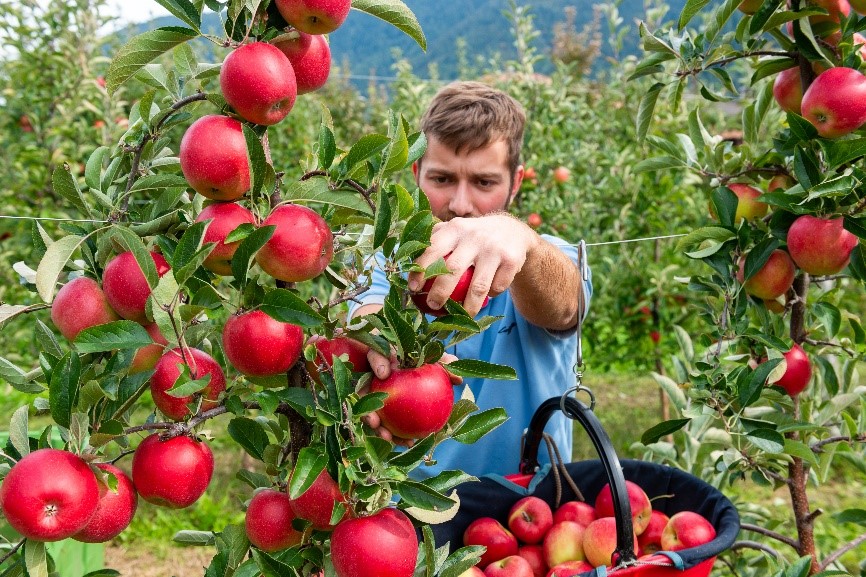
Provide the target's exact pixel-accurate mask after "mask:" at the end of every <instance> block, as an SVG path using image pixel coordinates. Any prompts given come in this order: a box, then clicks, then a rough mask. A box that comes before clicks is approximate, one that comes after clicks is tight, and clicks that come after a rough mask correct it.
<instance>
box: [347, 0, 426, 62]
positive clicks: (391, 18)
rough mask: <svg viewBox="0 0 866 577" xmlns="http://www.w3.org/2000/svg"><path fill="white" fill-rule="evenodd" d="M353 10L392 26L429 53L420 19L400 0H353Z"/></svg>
mask: <svg viewBox="0 0 866 577" xmlns="http://www.w3.org/2000/svg"><path fill="white" fill-rule="evenodd" d="M352 8H354V9H355V10H360V11H361V12H366V13H367V14H370V15H371V16H375V17H376V18H380V19H382V20H384V21H385V22H387V23H389V24H391V25H392V26H394V27H395V28H397V29H398V30H401V31H403V32H404V33H405V34H406V35H408V36H409V37H410V38H411V39H412V40H414V41H415V42H416V43H417V44H418V46H420V47H421V50H424V51H425V52H426V51H427V39H426V38H425V37H424V31H423V30H422V29H421V25H420V24H419V23H418V19H417V18H416V17H415V14H414V13H413V12H412V11H411V10H410V9H409V7H408V6H406V5H405V4H404V3H403V2H401V1H400V0H352Z"/></svg>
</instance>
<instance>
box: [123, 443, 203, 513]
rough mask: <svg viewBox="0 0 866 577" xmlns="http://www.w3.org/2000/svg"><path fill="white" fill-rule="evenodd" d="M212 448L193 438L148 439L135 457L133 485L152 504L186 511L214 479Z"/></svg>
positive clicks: (133, 460) (133, 461)
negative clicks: (212, 478)
mask: <svg viewBox="0 0 866 577" xmlns="http://www.w3.org/2000/svg"><path fill="white" fill-rule="evenodd" d="M213 468H214V460H213V453H212V452H211V450H210V447H208V446H207V444H206V443H204V442H203V441H197V440H195V439H192V438H190V437H185V436H179V437H172V438H171V439H168V440H166V441H162V440H160V438H159V434H153V435H150V436H148V437H146V438H145V439H144V440H143V441H142V442H141V443H140V444H139V445H138V448H137V449H136V450H135V454H134V455H133V457H132V482H133V484H134V485H135V488H136V490H137V491H138V494H139V495H140V496H141V498H142V499H144V500H145V501H147V502H148V503H153V504H154V505H159V506H161V507H168V508H171V509H183V508H184V507H189V506H190V505H192V504H193V503H195V502H196V501H198V498H199V497H201V496H202V495H203V494H204V492H205V490H206V489H207V486H208V484H209V483H210V480H211V477H212V476H213Z"/></svg>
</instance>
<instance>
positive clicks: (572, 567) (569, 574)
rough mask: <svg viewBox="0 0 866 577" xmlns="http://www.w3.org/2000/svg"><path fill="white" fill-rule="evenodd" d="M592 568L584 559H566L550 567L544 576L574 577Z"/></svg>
mask: <svg viewBox="0 0 866 577" xmlns="http://www.w3.org/2000/svg"><path fill="white" fill-rule="evenodd" d="M593 569H594V567H593V566H592V565H590V564H589V563H587V562H586V561H566V562H565V563H560V564H559V565H556V566H555V567H551V569H550V571H548V572H547V575H546V577H574V576H575V575H579V574H581V573H585V572H587V571H592V570H593Z"/></svg>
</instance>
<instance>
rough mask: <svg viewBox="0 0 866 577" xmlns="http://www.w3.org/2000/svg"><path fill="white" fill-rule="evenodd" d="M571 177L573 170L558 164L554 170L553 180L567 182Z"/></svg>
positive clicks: (560, 182) (561, 182)
mask: <svg viewBox="0 0 866 577" xmlns="http://www.w3.org/2000/svg"><path fill="white" fill-rule="evenodd" d="M570 179H571V171H570V170H569V169H568V168H566V167H564V166H558V167H556V168H555V169H554V170H553V180H555V181H556V182H558V183H559V184H565V183H566V182H568V181H569V180H570Z"/></svg>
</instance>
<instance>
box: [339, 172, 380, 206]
mask: <svg viewBox="0 0 866 577" xmlns="http://www.w3.org/2000/svg"><path fill="white" fill-rule="evenodd" d="M345 182H346V184H348V185H349V186H351V187H352V188H354V189H355V190H357V191H358V192H360V193H361V196H363V197H364V200H366V201H367V204H368V205H369V206H370V210H372V211H374V212H375V211H376V205H375V204H373V200H372V199H371V198H370V194H371V191H369V190H367V189H366V188H364V187H363V186H361V185H360V184H359V183H357V182H355V181H354V180H352V179H351V178H350V179H347V180H346V181H345Z"/></svg>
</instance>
